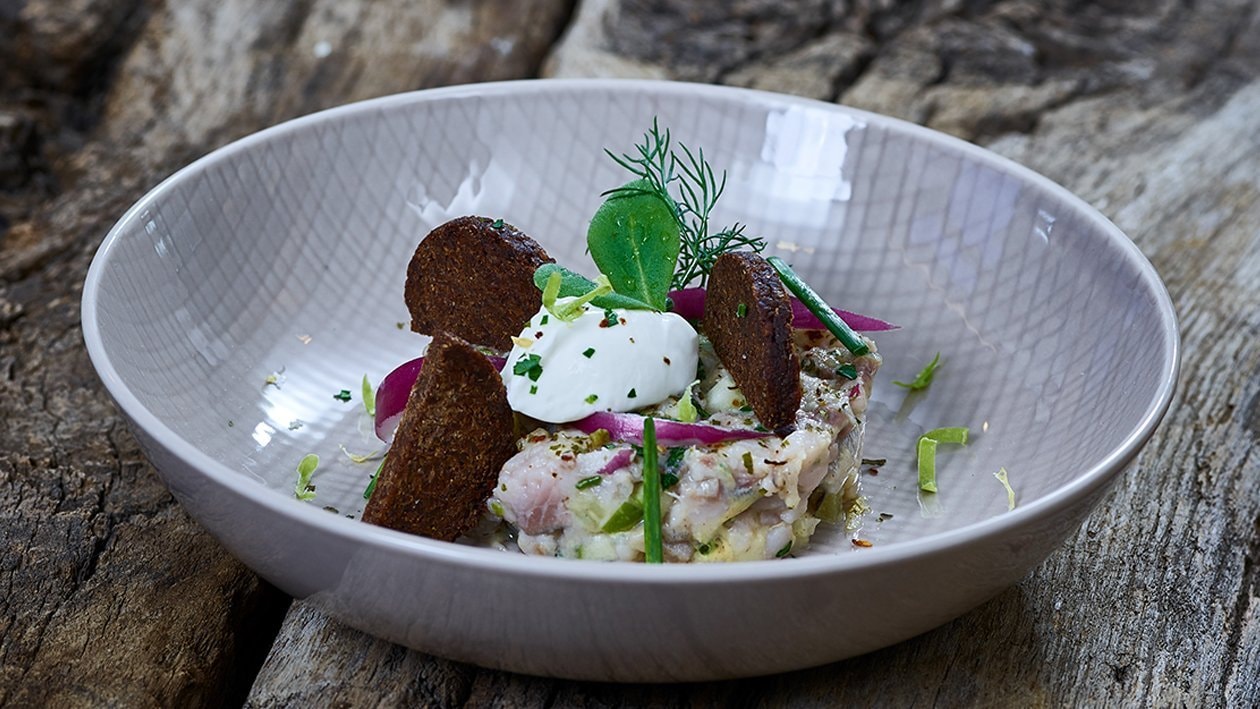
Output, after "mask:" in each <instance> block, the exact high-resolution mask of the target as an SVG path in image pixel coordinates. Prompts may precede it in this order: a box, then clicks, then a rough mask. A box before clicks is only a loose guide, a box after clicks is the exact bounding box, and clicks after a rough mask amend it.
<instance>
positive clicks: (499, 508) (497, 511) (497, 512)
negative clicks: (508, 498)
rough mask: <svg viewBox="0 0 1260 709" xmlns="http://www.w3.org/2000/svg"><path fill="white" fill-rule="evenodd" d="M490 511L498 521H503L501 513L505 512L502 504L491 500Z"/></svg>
mask: <svg viewBox="0 0 1260 709" xmlns="http://www.w3.org/2000/svg"><path fill="white" fill-rule="evenodd" d="M490 511H491V512H492V513H494V516H495V517H498V518H499V519H503V513H504V512H505V510H504V509H503V503H502V502H499V501H498V500H491V501H490Z"/></svg>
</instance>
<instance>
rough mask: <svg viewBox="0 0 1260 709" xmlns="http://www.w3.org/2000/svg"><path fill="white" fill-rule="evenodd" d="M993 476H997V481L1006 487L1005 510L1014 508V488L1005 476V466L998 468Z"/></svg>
mask: <svg viewBox="0 0 1260 709" xmlns="http://www.w3.org/2000/svg"><path fill="white" fill-rule="evenodd" d="M993 477H995V478H997V479H998V482H1000V483H1002V487H1004V488H1006V510H1007V511H1008V512H1009V511H1010V510H1013V509H1015V490H1014V488H1012V487H1011V481H1010V480H1009V479H1008V478H1007V477H1006V468H998V471H997V472H996V473H994V474H993Z"/></svg>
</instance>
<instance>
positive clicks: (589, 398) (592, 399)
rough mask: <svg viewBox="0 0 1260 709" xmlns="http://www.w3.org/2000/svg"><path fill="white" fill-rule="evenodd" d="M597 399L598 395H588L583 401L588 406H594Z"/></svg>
mask: <svg viewBox="0 0 1260 709" xmlns="http://www.w3.org/2000/svg"><path fill="white" fill-rule="evenodd" d="M598 399H599V395H598V394H590V395H588V396H587V397H586V398H585V399H584V401H585V402H586V403H588V404H594V403H595V402H596V401H597V400H598Z"/></svg>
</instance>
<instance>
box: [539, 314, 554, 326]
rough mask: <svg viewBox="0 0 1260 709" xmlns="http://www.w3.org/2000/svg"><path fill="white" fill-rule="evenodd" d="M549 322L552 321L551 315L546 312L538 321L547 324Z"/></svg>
mask: <svg viewBox="0 0 1260 709" xmlns="http://www.w3.org/2000/svg"><path fill="white" fill-rule="evenodd" d="M549 322H551V316H550V315H547V314H545V313H544V314H543V316H542V318H541V319H540V320H539V321H538V324H539V325H546V324H547V323H549Z"/></svg>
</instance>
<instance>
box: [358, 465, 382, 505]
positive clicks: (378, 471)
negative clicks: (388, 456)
mask: <svg viewBox="0 0 1260 709" xmlns="http://www.w3.org/2000/svg"><path fill="white" fill-rule="evenodd" d="M384 467H385V459H384V458H381V464H380V465H378V466H376V472H375V473H372V479H371V480H369V481H368V484H367V489H365V490H364V491H363V499H365V500H366V499H368V498H370V497H371V496H372V493H373V492H374V491H375V490H376V480H377V478H379V477H381V469H383V468H384Z"/></svg>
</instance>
